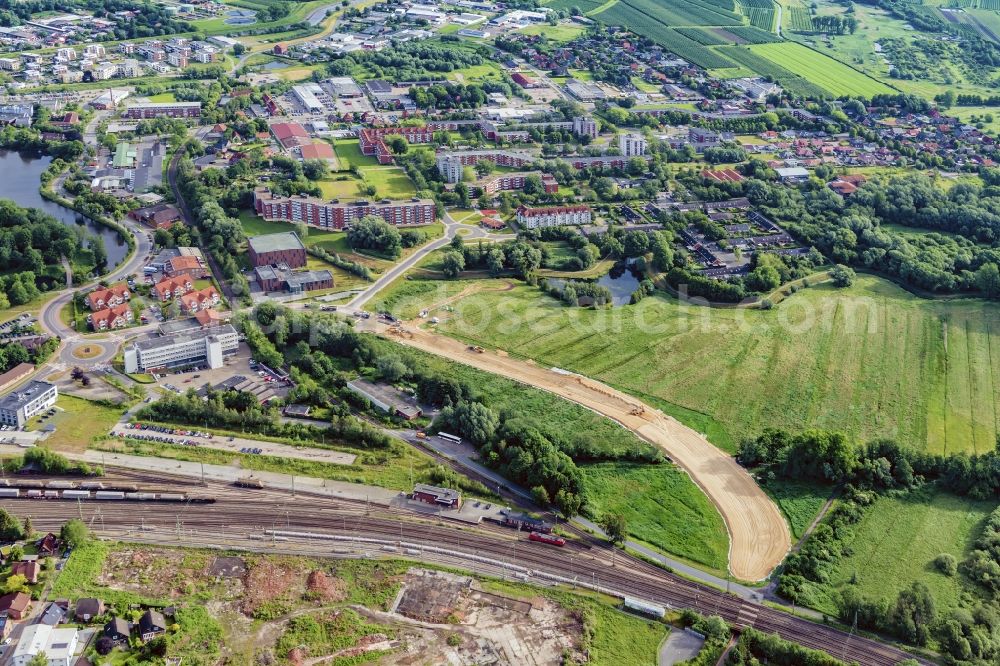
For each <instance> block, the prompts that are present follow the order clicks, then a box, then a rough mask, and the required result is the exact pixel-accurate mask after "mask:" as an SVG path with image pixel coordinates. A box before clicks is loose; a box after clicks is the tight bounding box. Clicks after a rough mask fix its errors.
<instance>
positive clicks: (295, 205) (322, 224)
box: [254, 187, 437, 268]
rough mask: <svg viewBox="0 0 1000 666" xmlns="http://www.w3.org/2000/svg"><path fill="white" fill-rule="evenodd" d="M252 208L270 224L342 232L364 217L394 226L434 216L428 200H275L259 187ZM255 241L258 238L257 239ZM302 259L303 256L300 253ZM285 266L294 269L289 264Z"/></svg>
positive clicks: (276, 198) (427, 219)
mask: <svg viewBox="0 0 1000 666" xmlns="http://www.w3.org/2000/svg"><path fill="white" fill-rule="evenodd" d="M254 209H255V210H256V211H257V214H258V215H260V216H261V217H263V218H264V219H265V220H268V221H271V222H274V221H281V222H304V223H306V224H308V225H310V226H314V227H319V228H321V229H343V228H344V227H348V226H350V225H351V223H352V222H354V221H355V220H360V219H361V218H362V217H365V216H368V215H374V216H376V217H380V218H382V219H383V220H385V221H386V222H388V223H389V224H392V225H396V226H412V225H419V224H431V223H433V222H434V220H435V216H436V214H437V209H436V208H435V206H434V202H433V201H431V200H430V199H417V198H414V199H410V200H407V201H389V200H383V201H379V202H376V203H371V202H368V201H355V202H353V203H330V202H326V201H323V200H322V199H316V198H313V197H307V196H295V197H276V196H274V195H273V194H272V193H271V192H270V191H269V190H268V189H267V188H263V187H262V188H258V189H257V190H255V191H254ZM257 238H261V236H257ZM303 253H304V250H303ZM303 256H305V255H304V254H303ZM268 263H275V262H268ZM254 265H255V266H257V265H259V264H254ZM301 265H302V266H304V265H305V263H304V262H303V263H302V264H301ZM289 266H290V267H291V268H296V266H292V265H291V264H289Z"/></svg>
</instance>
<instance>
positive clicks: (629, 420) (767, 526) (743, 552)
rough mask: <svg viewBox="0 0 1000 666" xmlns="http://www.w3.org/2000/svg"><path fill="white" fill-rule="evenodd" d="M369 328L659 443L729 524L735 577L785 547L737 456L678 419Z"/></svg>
mask: <svg viewBox="0 0 1000 666" xmlns="http://www.w3.org/2000/svg"><path fill="white" fill-rule="evenodd" d="M374 328H375V329H376V330H377V332H379V333H380V334H382V335H384V336H386V337H388V338H390V339H392V340H395V341H396V342H401V343H403V344H405V345H409V346H412V347H416V348H418V349H420V350H422V351H425V352H429V353H431V354H436V355H438V356H444V357H445V358H448V359H451V360H453V361H458V362H459V363H463V364H465V365H470V366H472V367H475V368H478V369H480V370H484V371H486V372H491V373H493V374H497V375H501V376H503V377H507V378H508V379H512V380H514V381H517V382H521V383H523V384H527V385H529V386H533V387H535V388H539V389H542V390H544V391H549V392H550V393H554V394H556V395H558V396H561V397H563V398H565V399H567V400H571V401H573V402H575V403H577V404H580V405H582V406H584V407H587V408H588V409H592V410H593V411H595V412H597V413H599V414H602V415H604V416H607V417H608V418H610V419H613V420H615V421H617V422H618V423H620V424H622V425H623V426H624V427H626V428H628V429H629V430H632V431H633V432H635V433H636V434H637V435H638V436H639V437H641V438H642V439H644V440H645V441H647V442H649V443H651V444H653V445H654V446H657V447H659V448H660V449H661V450H662V451H663V452H664V453H666V454H667V455H668V456H670V457H671V458H672V459H673V460H674V462H675V463H677V464H678V465H679V466H680V467H681V468H683V469H684V470H685V471H686V472H687V473H688V474H689V475H690V476H691V478H692V479H693V480H694V482H695V483H697V484H698V486H699V487H700V488H701V489H702V490H703V491H704V492H705V494H706V495H708V498H709V499H710V500H711V501H712V503H713V504H715V506H716V507H717V508H718V509H719V513H721V514H722V519H723V520H724V521H725V523H726V528H727V529H728V530H729V542H730V545H729V569H730V571H731V572H732V574H733V576H735V577H736V578H738V579H740V580H746V581H758V580H763V579H764V578H767V576H768V575H770V573H771V571H772V570H773V569H774V568H775V567H776V566H777V565H778V564H779V563H780V562H781V560H782V559H783V558H784V557H785V554H786V553H787V552H788V548H789V545H790V539H791V537H790V534H789V531H788V525H787V524H786V523H785V519H784V517H783V516H782V514H781V511H780V510H779V509H778V507H777V506H776V505H775V504H774V502H772V501H771V499H770V498H769V497H768V496H767V495H766V494H765V493H764V491H763V490H761V489H760V487H759V486H758V485H757V483H756V482H755V481H754V480H753V479H752V478H751V477H750V475H749V474H747V472H746V470H744V469H743V468H742V467H740V466H739V465H738V464H737V463H736V460H735V459H733V458H732V457H731V456H729V455H727V454H726V453H724V452H722V451H720V450H719V449H717V448H716V447H715V446H713V445H712V444H711V443H710V442H709V441H708V440H707V439H705V438H704V437H702V436H701V435H700V434H698V433H697V432H695V431H694V430H692V429H691V428H688V427H687V426H685V425H683V424H681V423H680V422H679V421H677V420H676V419H674V418H671V417H669V416H665V415H664V414H662V413H660V412H658V411H656V410H654V409H653V408H651V407H650V406H648V405H646V404H644V403H642V402H641V401H640V400H637V399H636V398H633V397H632V396H629V395H626V394H624V393H621V392H620V391H616V390H615V389H613V388H611V387H610V386H607V385H605V384H601V383H600V382H597V381H594V380H591V379H588V378H585V377H581V376H579V375H575V374H569V373H566V374H564V373H561V372H555V371H553V370H551V369H548V368H541V367H538V366H536V365H534V364H532V363H531V362H529V361H523V360H519V359H515V358H511V357H509V356H507V355H505V354H499V353H494V352H491V351H486V352H482V353H477V352H474V351H470V350H469V349H468V347H467V346H466V345H465V344H463V343H461V342H459V341H457V340H455V339H453V338H449V337H447V336H444V335H439V334H436V333H431V332H428V331H425V330H422V329H419V328H417V327H416V326H414V325H407V326H406V332H405V334H403V335H399V334H392V333H390V332H389V330H388V328H387V327H386V326H384V325H381V324H376V325H374Z"/></svg>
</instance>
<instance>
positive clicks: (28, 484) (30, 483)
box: [14, 479, 45, 488]
mask: <svg viewBox="0 0 1000 666" xmlns="http://www.w3.org/2000/svg"><path fill="white" fill-rule="evenodd" d="M14 485H15V486H17V487H19V488H44V487H45V484H44V483H42V482H41V481H39V480H37V479H25V480H23V481H22V480H17V481H15V482H14Z"/></svg>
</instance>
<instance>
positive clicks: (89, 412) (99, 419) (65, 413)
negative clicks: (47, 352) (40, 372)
mask: <svg viewBox="0 0 1000 666" xmlns="http://www.w3.org/2000/svg"><path fill="white" fill-rule="evenodd" d="M80 365H81V366H86V363H85V362H81V364H80ZM93 381H95V382H96V381H100V380H97V379H94V380H93ZM56 407H57V408H58V409H56V414H55V416H52V417H51V418H48V419H45V420H42V418H41V416H38V417H36V418H34V419H32V420H31V421H30V422H29V424H28V426H27V429H28V430H40V429H41V428H42V427H44V426H45V425H53V426H55V428H56V431H55V432H53V433H52V434H50V435H49V436H48V437H46V438H45V441H44V443H43V444H44V446H45V447H46V448H52V449H58V450H63V451H66V450H72V451H83V450H84V449H86V448H87V447H88V446H89V445H90V443H91V442H92V441H93V439H94V437H99V436H103V435H107V434H108V432H109V431H110V430H111V427H112V426H113V425H114V424H115V423H117V422H118V420H119V419H121V417H122V413H123V411H124V407H118V408H115V407H106V406H104V405H101V404H98V403H96V402H92V401H90V400H84V399H83V398H77V397H74V396H71V395H66V394H62V395H60V396H59V398H58V399H57V401H56Z"/></svg>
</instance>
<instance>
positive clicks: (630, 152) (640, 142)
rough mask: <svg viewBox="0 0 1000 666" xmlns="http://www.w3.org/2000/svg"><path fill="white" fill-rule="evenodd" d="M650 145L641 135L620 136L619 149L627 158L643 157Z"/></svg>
mask: <svg viewBox="0 0 1000 666" xmlns="http://www.w3.org/2000/svg"><path fill="white" fill-rule="evenodd" d="M647 145H648V143H647V141H646V137H644V136H642V135H641V134H620V135H618V147H619V148H620V149H621V151H622V155H624V156H625V157H642V156H643V155H645V154H646V147H647Z"/></svg>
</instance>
